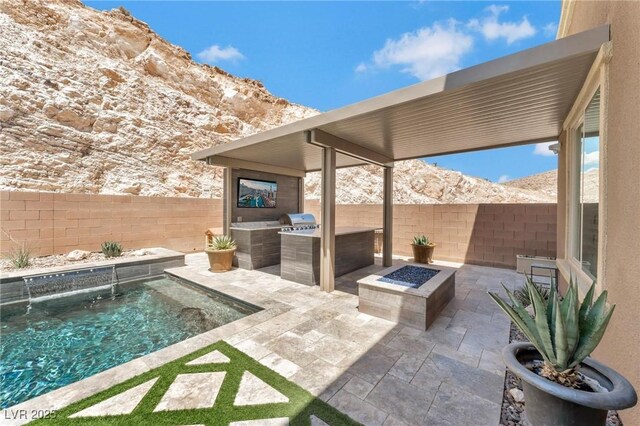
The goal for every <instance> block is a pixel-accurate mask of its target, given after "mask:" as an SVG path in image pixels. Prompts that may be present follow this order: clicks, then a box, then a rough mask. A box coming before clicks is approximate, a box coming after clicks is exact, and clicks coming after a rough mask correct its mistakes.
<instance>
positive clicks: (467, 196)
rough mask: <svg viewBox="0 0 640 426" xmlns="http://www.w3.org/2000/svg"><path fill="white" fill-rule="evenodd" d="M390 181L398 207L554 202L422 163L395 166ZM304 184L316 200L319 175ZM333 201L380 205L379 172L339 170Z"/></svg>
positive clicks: (531, 192) (373, 169)
mask: <svg viewBox="0 0 640 426" xmlns="http://www.w3.org/2000/svg"><path fill="white" fill-rule="evenodd" d="M393 181H394V191H393V198H394V201H395V202H396V203H401V204H423V203H424V204H443V203H448V204H455V203H549V202H555V198H554V197H551V196H550V195H548V194H546V193H544V192H541V191H535V190H528V189H519V188H511V187H508V186H504V185H501V184H497V183H493V182H490V181H488V180H485V179H480V178H476V177H472V176H467V175H465V174H462V173H460V172H456V171H453V170H447V169H443V168H441V167H438V166H435V165H433V164H428V163H426V162H424V161H422V160H409V161H399V162H397V163H396V164H395V166H394V174H393ZM305 183H306V190H307V193H306V197H307V198H309V199H319V198H320V174H319V173H309V174H308V175H307V178H306V179H305ZM336 198H337V199H338V202H339V203H342V204H360V203H382V170H381V169H380V168H379V167H376V166H365V167H357V168H355V167H354V168H351V169H339V170H338V171H337V176H336Z"/></svg>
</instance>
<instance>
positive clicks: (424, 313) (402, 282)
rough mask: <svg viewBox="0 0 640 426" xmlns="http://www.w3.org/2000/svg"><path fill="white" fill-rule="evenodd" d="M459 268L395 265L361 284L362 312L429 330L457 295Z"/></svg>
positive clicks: (360, 304) (359, 289) (371, 276)
mask: <svg viewBox="0 0 640 426" xmlns="http://www.w3.org/2000/svg"><path fill="white" fill-rule="evenodd" d="M455 273H456V269H455V268H449V267H447V266H440V265H419V264H408V265H399V266H393V267H391V268H387V269H384V270H382V271H380V272H378V273H377V274H373V275H369V276H368V277H365V278H363V279H361V280H359V281H358V295H359V299H360V303H359V309H360V312H363V313H365V314H369V315H373V316H376V317H379V318H384V319H387V320H390V321H395V322H399V323H402V324H406V325H409V326H411V327H416V328H419V329H420V330H426V329H428V328H429V326H430V325H431V323H433V321H435V319H436V318H437V317H438V315H439V314H440V312H441V311H442V309H444V307H445V306H447V303H449V301H450V300H451V299H453V297H454V296H455V282H456V281H455V279H456V278H455Z"/></svg>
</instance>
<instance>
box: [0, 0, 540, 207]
mask: <svg viewBox="0 0 640 426" xmlns="http://www.w3.org/2000/svg"><path fill="white" fill-rule="evenodd" d="M0 81H1V82H2V83H1V84H0V130H1V132H0V190H34V191H56V192H76V193H102V194H137V195H157V196H191V197H210V196H214V197H217V196H220V193H221V170H220V169H217V168H215V167H211V166H207V165H205V164H204V163H202V162H196V161H192V160H191V159H190V158H189V154H190V153H192V152H194V151H196V150H199V149H203V148H206V147H209V146H211V145H216V144H222V143H226V142H229V141H231V140H234V139H237V138H239V137H242V136H246V135H249V134H252V133H255V132H259V131H262V130H266V129H269V128H273V127H276V126H280V125H282V124H285V123H288V122H291V121H295V120H299V119H302V118H305V117H308V116H311V115H313V114H316V113H317V111H315V110H313V109H310V108H306V107H304V106H300V105H295V104H291V103H290V102H288V101H287V100H285V99H282V98H278V97H276V96H274V95H272V94H271V93H269V92H268V91H267V90H266V89H265V88H264V87H263V85H262V84H261V83H260V82H258V81H255V80H250V79H245V78H238V77H234V76H232V75H230V74H228V73H226V72H225V71H223V70H221V69H219V68H217V67H211V66H208V65H204V64H200V63H196V62H194V61H193V60H192V59H191V57H190V55H189V53H188V52H186V51H185V50H184V49H182V48H180V47H178V46H174V45H172V44H170V43H168V42H167V41H165V40H163V39H162V38H161V37H160V36H158V35H157V34H156V33H155V32H153V31H152V30H151V29H150V28H149V26H148V25H147V24H145V23H144V22H141V21H139V20H137V19H135V18H134V17H132V16H131V15H130V14H129V13H128V12H127V11H126V10H124V9H114V10H112V11H109V12H100V11H96V10H94V9H91V8H89V7H85V6H84V5H83V4H82V3H81V2H79V1H77V0H2V1H0ZM338 175H339V181H338V202H339V203H377V202H381V194H382V175H381V173H380V171H379V170H378V169H377V168H374V167H363V168H357V169H347V170H340V171H339V172H338ZM307 194H308V196H309V197H310V198H317V197H319V175H317V174H311V175H310V176H309V178H308V179H307ZM395 198H396V201H398V202H401V203H456V202H457V203H464V202H541V201H550V200H552V197H551V196H550V195H549V194H547V193H545V192H544V191H538V190H529V189H519V188H515V187H512V186H503V185H498V184H494V183H491V182H488V181H485V180H482V179H477V178H472V177H468V176H465V175H463V174H461V173H458V172H453V171H449V170H444V169H441V168H437V167H435V166H431V165H428V164H426V163H424V162H422V161H417V160H414V161H407V162H403V163H398V165H397V167H396V171H395Z"/></svg>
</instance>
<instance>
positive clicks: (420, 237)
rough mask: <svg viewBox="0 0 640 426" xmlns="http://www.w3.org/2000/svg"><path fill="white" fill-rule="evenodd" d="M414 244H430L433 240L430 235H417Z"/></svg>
mask: <svg viewBox="0 0 640 426" xmlns="http://www.w3.org/2000/svg"><path fill="white" fill-rule="evenodd" d="M413 244H414V245H416V246H428V245H430V244H431V241H429V237H427V236H426V235H416V236H415V237H413Z"/></svg>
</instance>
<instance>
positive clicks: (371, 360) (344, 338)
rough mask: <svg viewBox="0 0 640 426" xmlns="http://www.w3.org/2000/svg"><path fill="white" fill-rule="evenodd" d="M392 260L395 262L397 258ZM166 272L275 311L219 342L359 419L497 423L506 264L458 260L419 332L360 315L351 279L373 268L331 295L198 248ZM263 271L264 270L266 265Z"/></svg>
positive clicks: (508, 278)
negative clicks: (436, 308) (211, 264)
mask: <svg viewBox="0 0 640 426" xmlns="http://www.w3.org/2000/svg"><path fill="white" fill-rule="evenodd" d="M398 262H401V260H398ZM187 265H188V266H186V267H184V268H176V269H173V270H171V273H173V274H175V275H177V276H180V277H182V278H185V279H188V280H191V281H194V282H197V283H199V284H201V285H204V286H206V287H210V288H213V289H215V290H218V291H221V292H223V293H226V294H229V295H232V296H234V297H237V298H239V299H242V300H246V301H249V302H251V303H255V304H257V305H260V306H262V307H264V308H266V310H267V311H272V310H275V311H276V312H277V314H276V315H273V316H271V315H270V318H269V319H267V320H266V321H264V322H260V323H257V324H255V325H254V326H251V327H247V328H244V329H243V330H241V331H238V332H237V333H235V334H233V335H231V336H229V337H227V338H226V339H225V340H226V341H227V342H228V343H230V344H232V345H233V346H235V347H236V348H238V349H240V350H241V351H243V352H245V353H247V354H248V355H250V356H251V357H253V358H255V359H256V360H259V361H260V362H261V363H262V364H264V365H266V366H268V367H269V368H272V369H273V370H275V371H277V372H279V373H280V374H282V375H283V376H285V377H287V378H289V379H290V380H292V381H293V382H295V383H297V384H298V385H300V386H302V387H303V388H305V389H307V390H308V391H310V392H311V393H313V394H315V395H318V396H319V397H320V398H321V399H323V400H325V401H328V402H329V404H331V405H333V406H334V407H336V408H338V409H339V410H340V411H342V412H344V413H346V414H348V415H350V416H351V417H353V418H354V419H356V420H358V421H360V422H362V423H364V424H367V425H402V424H407V425H413V424H430V425H437V424H448V425H457V424H460V425H466V424H497V423H498V421H499V418H500V404H501V401H502V390H503V381H504V366H503V364H502V361H501V358H500V355H499V352H500V350H501V349H502V347H503V346H504V345H505V344H507V343H508V338H509V320H508V319H507V318H506V317H505V316H504V314H502V312H501V311H500V310H499V309H498V307H497V306H495V305H494V304H493V302H492V301H491V300H490V299H489V297H488V296H487V294H486V291H487V290H494V291H499V290H500V289H501V286H500V283H501V282H502V283H504V284H505V285H507V286H508V287H510V288H512V287H514V286H515V285H516V284H520V283H521V282H522V276H520V275H518V274H516V273H515V272H514V271H511V270H504V269H497V268H487V267H481V266H473V265H463V266H461V267H460V269H459V271H458V272H457V275H456V298H455V299H454V300H453V301H452V302H451V303H450V304H449V305H448V306H447V307H446V308H445V310H444V311H443V313H442V315H441V316H440V317H439V318H438V319H437V320H436V322H435V323H434V324H433V326H432V327H431V328H430V329H429V330H427V331H426V332H423V331H419V330H416V329H413V328H410V327H406V326H401V325H397V324H394V323H392V322H389V321H385V320H382V319H379V318H375V317H371V316H369V315H365V314H361V313H359V312H358V310H357V305H358V298H357V296H356V295H354V294H350V293H347V292H343V291H340V290H341V289H344V290H346V291H349V292H351V293H353V292H354V290H355V288H356V287H355V281H356V280H357V279H358V278H360V277H362V276H365V275H368V274H370V273H372V272H374V271H376V270H379V269H380V268H381V266H379V265H373V266H371V267H368V268H365V269H362V270H359V271H356V272H355V273H352V274H349V275H346V276H343V277H341V278H340V279H338V280H337V288H338V291H335V292H333V293H331V294H327V293H323V292H321V291H320V290H319V289H318V288H317V287H315V288H314V287H307V286H303V285H299V284H296V283H292V282H289V281H285V280H282V279H280V278H279V277H278V276H276V275H274V274H272V273H267V272H260V271H246V270H239V269H236V270H233V271H231V272H228V273H224V274H213V273H211V272H209V271H208V270H207V269H208V263H207V258H206V256H204V255H203V254H194V255H189V256H188V257H187ZM268 272H273V271H268Z"/></svg>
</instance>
